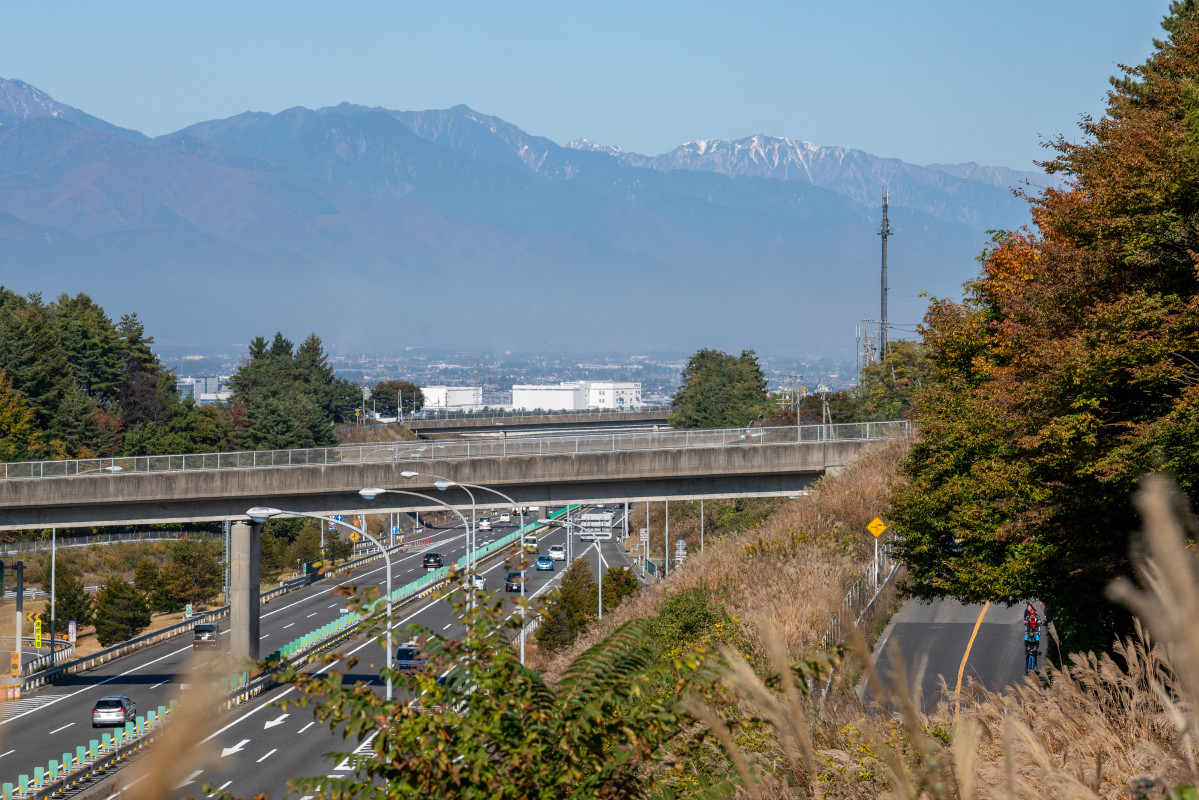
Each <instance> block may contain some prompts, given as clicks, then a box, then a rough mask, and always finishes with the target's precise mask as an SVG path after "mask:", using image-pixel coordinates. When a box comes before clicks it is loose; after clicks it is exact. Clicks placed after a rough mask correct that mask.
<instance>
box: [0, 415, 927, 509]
mask: <svg viewBox="0 0 1199 800" xmlns="http://www.w3.org/2000/svg"><path fill="white" fill-rule="evenodd" d="M906 430H907V424H906V423H904V422H873V423H853V424H847V425H809V426H801V427H780V428H765V429H757V428H755V429H753V430H752V431H749V432H747V431H746V430H743V429H721V430H704V431H658V432H653V431H648V432H645V433H621V434H611V435H604V434H600V435H587V436H573V437H571V436H562V435H557V436H547V437H537V438H521V439H500V440H488V441H468V440H449V441H436V442H410V443H395V444H385V445H384V444H366V445H342V446H340V447H332V448H320V449H310V450H275V451H258V452H241V453H197V454H186V455H172V456H138V457H132V458H115V459H107V458H106V459H84V460H75V461H41V462H21V463H12V464H5V465H4V469H3V476H4V479H3V480H0V530H14V529H25V528H48V527H51V526H57V527H83V526H93V525H117V524H142V523H165V522H203V521H214V520H225V519H233V518H238V517H242V516H244V514H245V510H246V509H247V508H249V507H251V506H255V505H267V506H275V507H278V508H283V509H287V510H293V511H304V512H322V511H341V512H351V513H352V512H357V511H368V512H374V511H384V512H385V511H393V510H405V511H412V510H422V511H424V510H429V509H431V508H435V507H436V504H434V503H425V502H421V501H419V500H417V499H416V498H405V497H404V496H401V495H383V496H382V497H381V498H380V499H379V500H376V501H373V502H370V503H368V502H367V501H364V500H362V499H361V498H360V497H359V496H358V490H359V489H361V488H363V487H366V486H374V487H379V488H384V489H405V490H409V491H425V492H432V493H435V494H436V495H437V496H438V498H439V499H444V500H446V501H448V502H452V503H456V504H460V503H462V502H463V501H464V500H465V499H466V498H465V495H464V494H462V492H461V490H450V492H446V493H444V494H443V493H440V492H438V491H437V489H435V488H434V486H433V484H434V482H435V481H436V480H437V479H438V478H445V479H449V480H452V481H456V482H460V483H470V484H478V485H482V486H489V487H492V488H495V489H498V490H499V491H501V492H504V493H505V494H508V495H511V496H512V497H513V499H515V500H516V501H517V503H519V504H521V505H543V504H550V503H553V504H558V503H565V502H617V501H623V500H661V499H699V498H717V497H741V496H769V495H776V496H777V495H790V494H795V493H796V492H798V491H802V490H803V489H804V488H806V487H807V486H808V485H810V483H811V482H812V481H814V480H815V479H816V478H818V477H819V476H820V475H822V474H824V473H825V472H826V471H829V470H836V469H840V468H841V467H844V466H845V465H847V464H848V463H849V462H850V461H852V460H853V458H854V456H856V454H857V452H858V451H859V450H860V449H861V447H862V446H863V445H865V444H866V443H868V442H869V441H870V440H873V439H882V438H889V437H892V436H897V435H902V434H903V433H905V432H906ZM405 471H411V472H417V473H420V474H419V475H418V476H417V477H415V478H404V477H402V475H401V473H402V472H405ZM455 491H456V492H457V494H455ZM484 497H485V498H487V499H482V498H484ZM409 500H410V501H411V502H409ZM480 500H481V502H482V503H484V504H485V505H488V506H491V505H494V504H495V497H494V495H490V494H488V493H484V494H483V495H482V497H481V498H480Z"/></svg>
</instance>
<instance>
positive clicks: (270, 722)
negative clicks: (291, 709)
mask: <svg viewBox="0 0 1199 800" xmlns="http://www.w3.org/2000/svg"><path fill="white" fill-rule="evenodd" d="M290 716H291V714H281V715H280V716H279V717H277V718H276V719H271V720H267V723H266V724H265V725H263V726H262V727H263V730H266V729H269V728H273V727H275V726H276V725H282V724H283V720H285V719H287V718H288V717H290Z"/></svg>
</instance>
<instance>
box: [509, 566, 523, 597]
mask: <svg viewBox="0 0 1199 800" xmlns="http://www.w3.org/2000/svg"><path fill="white" fill-rule="evenodd" d="M524 582H525V573H524V572H522V571H521V570H513V571H512V572H509V573H508V575H507V576H506V577H505V578H504V591H505V592H519V591H520V587H521V584H523V583H524Z"/></svg>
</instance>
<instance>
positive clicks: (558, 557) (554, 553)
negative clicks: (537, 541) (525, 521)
mask: <svg viewBox="0 0 1199 800" xmlns="http://www.w3.org/2000/svg"><path fill="white" fill-rule="evenodd" d="M550 558H552V559H554V560H555V561H565V560H566V545H564V544H554V545H550Z"/></svg>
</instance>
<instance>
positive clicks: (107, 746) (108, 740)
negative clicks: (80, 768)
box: [100, 733, 112, 752]
mask: <svg viewBox="0 0 1199 800" xmlns="http://www.w3.org/2000/svg"><path fill="white" fill-rule="evenodd" d="M100 749H101V750H104V751H106V752H107V751H108V750H111V749H112V734H111V733H106V734H104V738H103V739H102V740H101V744H100Z"/></svg>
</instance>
